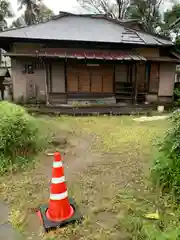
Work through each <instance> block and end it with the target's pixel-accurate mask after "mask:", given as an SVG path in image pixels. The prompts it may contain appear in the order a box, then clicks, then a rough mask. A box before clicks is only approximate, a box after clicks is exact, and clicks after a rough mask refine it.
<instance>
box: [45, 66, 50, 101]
mask: <svg viewBox="0 0 180 240" xmlns="http://www.w3.org/2000/svg"><path fill="white" fill-rule="evenodd" d="M45 70H46V74H45V91H46V105H49V87H48V85H49V84H48V83H49V81H48V80H49V64H47V63H45Z"/></svg>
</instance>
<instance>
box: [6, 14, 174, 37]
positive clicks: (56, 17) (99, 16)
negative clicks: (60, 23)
mask: <svg viewBox="0 0 180 240" xmlns="http://www.w3.org/2000/svg"><path fill="white" fill-rule="evenodd" d="M67 16H77V17H91V18H102V19H106V20H108V21H110V22H113V23H116V24H119V25H121V26H123V27H124V28H126V29H129V30H131V31H133V32H136V34H138V32H140V33H144V34H148V35H151V36H154V37H158V38H162V39H164V40H169V41H171V39H170V38H168V37H165V36H161V35H159V34H155V33H149V32H145V31H141V30H135V29H133V28H131V27H127V26H126V25H125V23H127V22H123V21H121V20H119V19H114V18H110V17H109V16H107V14H89V13H88V14H75V13H71V12H65V11H60V12H59V14H57V15H55V16H53V17H52V18H51V19H49V20H47V21H44V22H40V23H34V24H31V25H25V26H22V27H16V28H10V29H7V30H5V31H3V32H9V31H13V30H19V29H23V28H29V27H32V26H37V25H40V24H45V23H47V22H51V21H53V20H57V19H59V18H62V17H67ZM127 20H128V21H129V20H131V19H127ZM135 20H136V19H132V22H133V21H135ZM138 36H139V34H138ZM139 37H140V36H139ZM140 38H141V37H140ZM141 39H142V38H141ZM143 41H144V40H143Z"/></svg>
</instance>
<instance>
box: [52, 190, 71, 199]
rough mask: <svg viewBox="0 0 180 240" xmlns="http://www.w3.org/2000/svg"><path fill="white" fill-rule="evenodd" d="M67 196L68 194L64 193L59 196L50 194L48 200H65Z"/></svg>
mask: <svg viewBox="0 0 180 240" xmlns="http://www.w3.org/2000/svg"><path fill="white" fill-rule="evenodd" d="M67 196H68V192H67V191H66V192H64V193H60V194H50V199H51V200H55V201H56V200H62V199H65V198H67Z"/></svg>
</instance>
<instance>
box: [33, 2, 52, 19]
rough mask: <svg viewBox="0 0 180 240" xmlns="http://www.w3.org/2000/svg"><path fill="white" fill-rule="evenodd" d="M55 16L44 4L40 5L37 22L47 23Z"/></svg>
mask: <svg viewBox="0 0 180 240" xmlns="http://www.w3.org/2000/svg"><path fill="white" fill-rule="evenodd" d="M53 16H54V12H53V11H52V10H51V9H50V8H48V7H47V6H46V5H45V4H44V3H40V5H39V11H38V13H37V22H46V21H48V20H50V19H51V18H52V17H53Z"/></svg>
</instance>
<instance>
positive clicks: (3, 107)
mask: <svg viewBox="0 0 180 240" xmlns="http://www.w3.org/2000/svg"><path fill="white" fill-rule="evenodd" d="M40 147H41V145H40V141H39V131H38V126H37V123H36V120H35V119H34V118H33V117H32V116H30V115H29V114H28V113H27V112H26V110H25V109H24V108H23V107H20V106H17V105H15V104H12V103H9V102H6V101H4V102H1V103H0V173H4V172H6V171H8V170H10V169H11V170H13V169H15V168H17V167H18V168H19V167H23V166H24V164H26V163H27V162H28V161H29V160H30V159H32V156H34V154H35V153H36V152H37V151H38V150H39V148H40Z"/></svg>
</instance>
